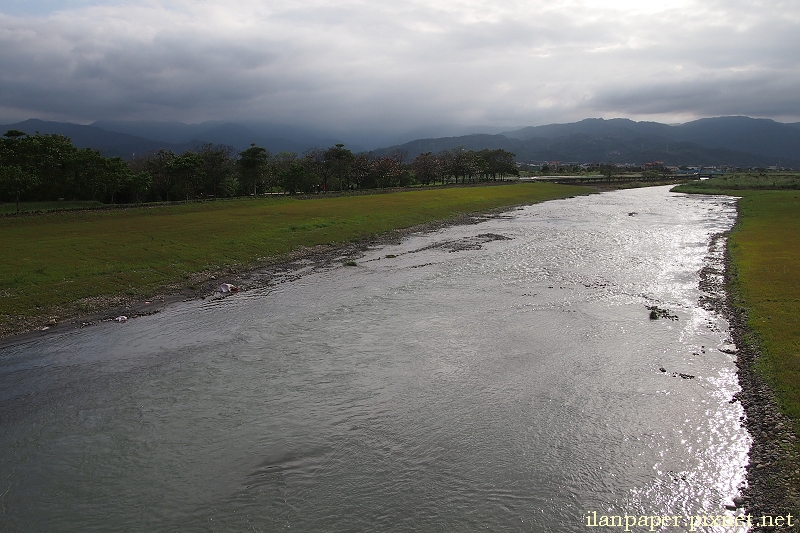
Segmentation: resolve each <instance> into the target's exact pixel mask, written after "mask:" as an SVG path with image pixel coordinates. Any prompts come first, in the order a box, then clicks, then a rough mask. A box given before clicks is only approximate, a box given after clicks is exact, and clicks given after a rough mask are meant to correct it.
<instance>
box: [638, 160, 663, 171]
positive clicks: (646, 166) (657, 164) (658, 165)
mask: <svg viewBox="0 0 800 533" xmlns="http://www.w3.org/2000/svg"><path fill="white" fill-rule="evenodd" d="M663 168H664V162H663V161H650V162H649V163H642V170H661V169H663Z"/></svg>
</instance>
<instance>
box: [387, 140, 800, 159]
mask: <svg viewBox="0 0 800 533" xmlns="http://www.w3.org/2000/svg"><path fill="white" fill-rule="evenodd" d="M459 146H460V147H463V148H466V149H468V150H481V149H483V148H490V149H497V148H503V149H505V150H508V151H511V152H514V153H515V154H516V159H517V161H528V162H532V161H560V162H562V163H563V162H575V163H589V162H606V163H634V164H641V163H644V162H646V161H654V160H658V161H663V162H664V163H665V164H667V165H676V166H677V165H734V166H740V167H766V166H771V165H775V164H778V161H777V160H776V159H775V158H772V157H769V156H765V155H759V154H752V153H747V152H742V151H736V150H729V149H727V148H709V147H705V146H701V145H699V144H697V143H692V142H686V141H673V140H669V139H665V138H663V137H657V136H654V135H639V136H636V135H630V134H619V133H615V134H611V133H606V134H604V135H589V134H585V133H572V134H568V135H562V136H557V137H556V136H554V137H549V138H548V137H533V138H530V139H526V140H522V139H515V138H509V137H507V136H505V135H465V136H461V137H443V138H438V139H419V140H416V141H412V142H409V143H405V144H402V145H397V146H391V147H388V148H384V149H381V150H377V151H376V152H375V153H376V154H388V153H391V152H392V151H394V150H402V151H405V152H407V160H410V159H413V158H414V157H416V156H417V155H418V154H420V153H422V152H434V153H437V152H440V151H442V150H448V149H452V148H456V147H459ZM780 164H782V165H784V166H791V167H800V157H797V158H791V159H790V158H782V160H781V161H780Z"/></svg>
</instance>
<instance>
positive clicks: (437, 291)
mask: <svg viewBox="0 0 800 533" xmlns="http://www.w3.org/2000/svg"><path fill="white" fill-rule="evenodd" d="M632 212H635V215H629V213H632ZM511 215H512V216H505V217H502V218H498V219H491V220H487V221H486V222H483V223H480V224H477V225H471V226H462V227H454V228H448V229H445V230H441V231H438V232H435V233H431V234H425V235H415V236H412V237H411V238H409V239H407V240H405V241H404V242H403V243H401V244H399V245H393V246H385V247H381V248H377V249H373V250H369V251H367V252H366V253H365V255H364V257H362V258H361V259H359V260H358V264H359V266H358V267H357V268H352V267H349V268H347V267H340V268H336V267H332V268H327V269H323V270H320V271H317V272H315V273H311V274H308V275H307V276H305V277H303V278H301V279H299V280H297V281H294V282H291V283H283V284H279V285H276V286H272V287H269V288H265V289H262V290H256V291H250V292H246V293H240V294H238V295H236V296H233V297H229V298H226V299H223V300H206V301H197V302H189V303H185V304H181V305H176V306H173V307H170V308H168V309H167V310H165V311H164V312H162V313H160V314H158V315H154V316H150V317H142V318H139V319H136V320H133V321H130V322H128V323H126V324H104V325H100V326H96V327H93V328H88V329H85V330H81V331H77V332H74V333H69V334H64V335H53V336H50V337H45V338H41V339H38V340H36V341H32V342H29V343H26V344H22V345H19V346H14V347H9V348H6V349H3V350H2V351H0V379H2V383H3V387H2V393H1V394H2V396H1V397H0V412H1V413H2V414H3V426H4V431H3V432H2V436H0V446H2V449H3V450H5V451H4V454H3V457H2V462H0V479H2V480H6V485H7V487H8V490H7V491H6V494H5V496H4V497H3V499H2V504H3V509H4V513H3V514H2V515H0V524H2V525H3V526H4V527H5V529H9V530H12V531H13V530H15V529H16V530H24V531H50V530H59V531H88V530H91V529H97V530H103V531H124V530H130V529H136V530H147V531H171V530H175V529H182V530H212V529H213V530H243V529H248V528H249V529H253V530H256V531H274V530H276V529H282V528H288V527H291V528H293V529H296V530H300V531H321V530H325V531H384V530H387V529H392V530H424V531H436V530H441V531H445V530H447V531H470V530H477V529H486V528H490V529H494V530H509V531H516V530H519V531H584V530H585V529H586V528H585V525H584V520H585V516H586V513H587V512H589V511H592V510H596V511H598V512H599V513H601V512H602V513H606V514H611V513H629V514H633V513H635V514H659V513H666V514H682V515H688V514H697V513H707V514H721V513H723V512H725V511H724V505H725V504H726V503H728V502H729V501H730V500H731V498H732V497H733V496H734V495H735V494H736V491H737V488H738V486H739V485H740V484H741V483H742V482H743V480H744V465H745V464H746V462H747V451H748V447H749V442H750V441H749V437H748V435H747V433H746V432H745V431H744V429H743V428H742V427H741V425H740V423H739V417H740V416H742V410H741V406H740V405H739V404H738V403H735V404H731V403H729V400H730V399H731V397H732V396H733V394H734V393H735V392H736V391H737V390H738V385H737V382H736V374H735V366H734V364H733V359H734V358H733V356H730V355H727V354H725V353H722V352H720V351H719V347H721V346H722V345H723V344H725V343H726V342H728V339H727V324H726V323H725V321H724V320H723V319H722V318H721V317H720V316H718V315H717V314H715V313H714V312H713V311H709V310H707V309H704V308H703V307H701V306H700V305H699V304H698V299H699V298H700V296H701V292H700V290H699V289H698V273H699V270H700V269H701V268H702V267H703V265H704V264H705V263H706V262H707V261H709V260H710V258H709V257H708V254H709V252H708V244H709V240H710V237H711V235H712V234H715V233H719V232H722V231H725V230H727V229H728V228H729V227H730V226H731V225H732V223H733V221H734V217H735V209H734V205H733V203H732V201H731V200H730V199H726V198H720V197H689V196H683V195H678V194H671V193H669V192H668V190H667V189H665V188H652V189H639V190H631V191H617V192H613V193H605V194H602V195H593V196H588V197H578V198H572V199H568V200H560V201H553V202H547V203H545V204H539V205H535V206H530V207H526V208H524V209H521V210H517V211H513V212H512V213H511ZM487 234H492V235H502V236H505V237H509V238H510V239H509V240H491V239H489V240H487V238H482V237H481V238H478V237H476V236H480V235H487ZM476 239H477V240H476ZM476 242H480V243H481V244H480V245H475V243H476ZM443 243H447V245H446V246H445V245H443ZM454 243H456V244H454ZM458 243H461V244H463V245H464V246H462V247H461V248H459V246H457V244H458ZM453 250H457V251H453ZM389 254H392V255H395V256H397V257H395V258H391V259H388V258H386V257H385V256H386V255H389ZM717 259H718V258H717ZM648 305H649V306H652V305H657V306H659V307H660V308H663V309H668V310H669V311H670V312H671V313H673V314H674V315H676V316H677V320H668V319H661V320H650V319H649V318H648V310H647V309H646V308H645V306H648ZM661 369H664V371H662V370H661ZM681 374H683V375H686V376H692V378H682V377H681V376H680V375H681ZM3 490H5V488H3Z"/></svg>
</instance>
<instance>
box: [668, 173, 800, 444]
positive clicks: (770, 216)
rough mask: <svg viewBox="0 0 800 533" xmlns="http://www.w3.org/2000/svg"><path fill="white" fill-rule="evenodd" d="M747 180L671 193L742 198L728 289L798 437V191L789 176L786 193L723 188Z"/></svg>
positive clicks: (732, 241) (695, 185) (733, 236)
mask: <svg viewBox="0 0 800 533" xmlns="http://www.w3.org/2000/svg"><path fill="white" fill-rule="evenodd" d="M752 179H754V178H753V177H752V176H742V177H741V178H740V179H739V180H736V181H735V180H731V179H729V180H721V179H718V178H716V179H714V180H708V181H706V182H700V183H693V184H691V186H686V185H682V186H680V187H676V188H675V189H673V190H675V191H679V192H703V193H710V194H731V195H735V196H740V197H741V200H739V204H738V210H739V220H738V223H737V225H736V227H735V228H734V231H733V232H732V234H731V236H730V240H729V245H728V246H729V251H730V254H731V259H732V262H733V265H732V268H734V269H735V272H734V279H735V281H734V286H733V287H731V289H732V291H733V296H734V298H735V301H736V303H737V305H740V306H742V307H744V308H745V309H746V311H747V316H748V325H749V327H750V329H751V331H752V332H753V333H754V334H755V336H756V338H755V339H753V341H754V342H756V343H757V344H758V345H759V346H760V348H761V353H762V356H761V358H760V360H759V365H760V366H759V368H758V370H759V371H760V372H761V374H762V375H763V376H764V377H765V378H766V380H767V382H768V383H769V384H770V385H771V386H772V388H773V390H774V391H775V393H776V395H777V397H778V401H779V402H780V407H781V408H782V409H783V411H784V412H785V413H786V414H787V415H789V416H790V417H791V418H792V419H793V420H794V421H795V432H796V433H798V434H800V190H793V183H794V180H795V179H796V178H794V177H791V176H785V177H783V180H784V181H783V185H784V186H785V187H786V190H744V189H742V188H739V187H737V188H730V189H727V188H725V187H724V185H725V184H726V182H727V183H728V184H734V185H737V186H742V187H743V186H745V185H747V182H748V181H750V180H752ZM760 179H761V180H762V182H763V180H764V178H763V177H762V178H760ZM762 184H763V183H762ZM778 185H779V184H778Z"/></svg>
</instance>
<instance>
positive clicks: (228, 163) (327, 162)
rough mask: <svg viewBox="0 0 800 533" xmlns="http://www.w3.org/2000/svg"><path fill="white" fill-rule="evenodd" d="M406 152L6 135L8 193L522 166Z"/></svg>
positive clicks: (457, 173) (493, 171)
mask: <svg viewBox="0 0 800 533" xmlns="http://www.w3.org/2000/svg"><path fill="white" fill-rule="evenodd" d="M406 155H407V154H406V153H405V152H402V151H395V152H392V153H389V154H384V155H376V154H373V153H358V154H356V153H353V152H352V151H350V150H348V149H347V148H345V147H344V145H342V144H337V145H335V146H332V147H330V148H327V149H313V150H308V151H307V152H305V153H303V154H297V153H295V152H280V153H277V154H270V152H269V151H268V150H266V149H265V148H262V147H260V146H256V145H255V144H253V145H251V146H250V147H249V148H247V149H246V150H243V151H240V152H237V151H236V150H235V149H234V148H233V147H231V146H226V145H212V144H200V145H198V146H196V147H195V149H193V150H190V151H186V152H184V153H182V154H176V153H175V152H173V151H171V150H159V151H158V152H151V153H148V154H146V155H144V156H140V157H134V158H133V159H132V160H130V161H123V160H122V159H121V158H119V157H112V158H108V157H103V156H102V155H101V154H100V153H99V152H98V151H96V150H92V149H90V148H83V149H79V148H76V147H75V146H73V144H72V142H71V141H70V139H69V138H68V137H64V136H62V135H54V134H49V135H42V134H39V133H38V132H37V133H36V134H35V135H28V134H26V133H24V132H21V131H16V130H10V131H8V132H6V133H5V135H4V136H3V137H2V138H0V200H4V201H16V202H19V201H20V200H23V201H47V200H58V199H69V200H96V201H101V202H106V203H139V202H153V201H177V200H192V199H201V198H217V197H232V196H245V195H260V194H265V193H278V192H283V193H288V194H298V193H305V194H309V193H321V192H327V191H345V190H356V189H376V188H386V187H407V186H412V185H415V184H421V185H435V184H437V183H441V184H447V183H467V182H468V181H469V182H477V181H489V180H498V179H500V180H502V179H504V178H505V177H507V176H509V175H516V174H518V171H517V167H516V165H515V163H514V154H513V153H511V152H508V151H506V150H502V149H499V150H488V149H486V150H480V151H474V150H465V149H463V148H460V147H459V148H454V149H452V150H446V151H443V152H440V153H438V154H433V153H431V152H427V153H423V154H420V155H419V156H417V157H416V158H415V159H414V160H413V161H411V162H406V161H405V159H406Z"/></svg>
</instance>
